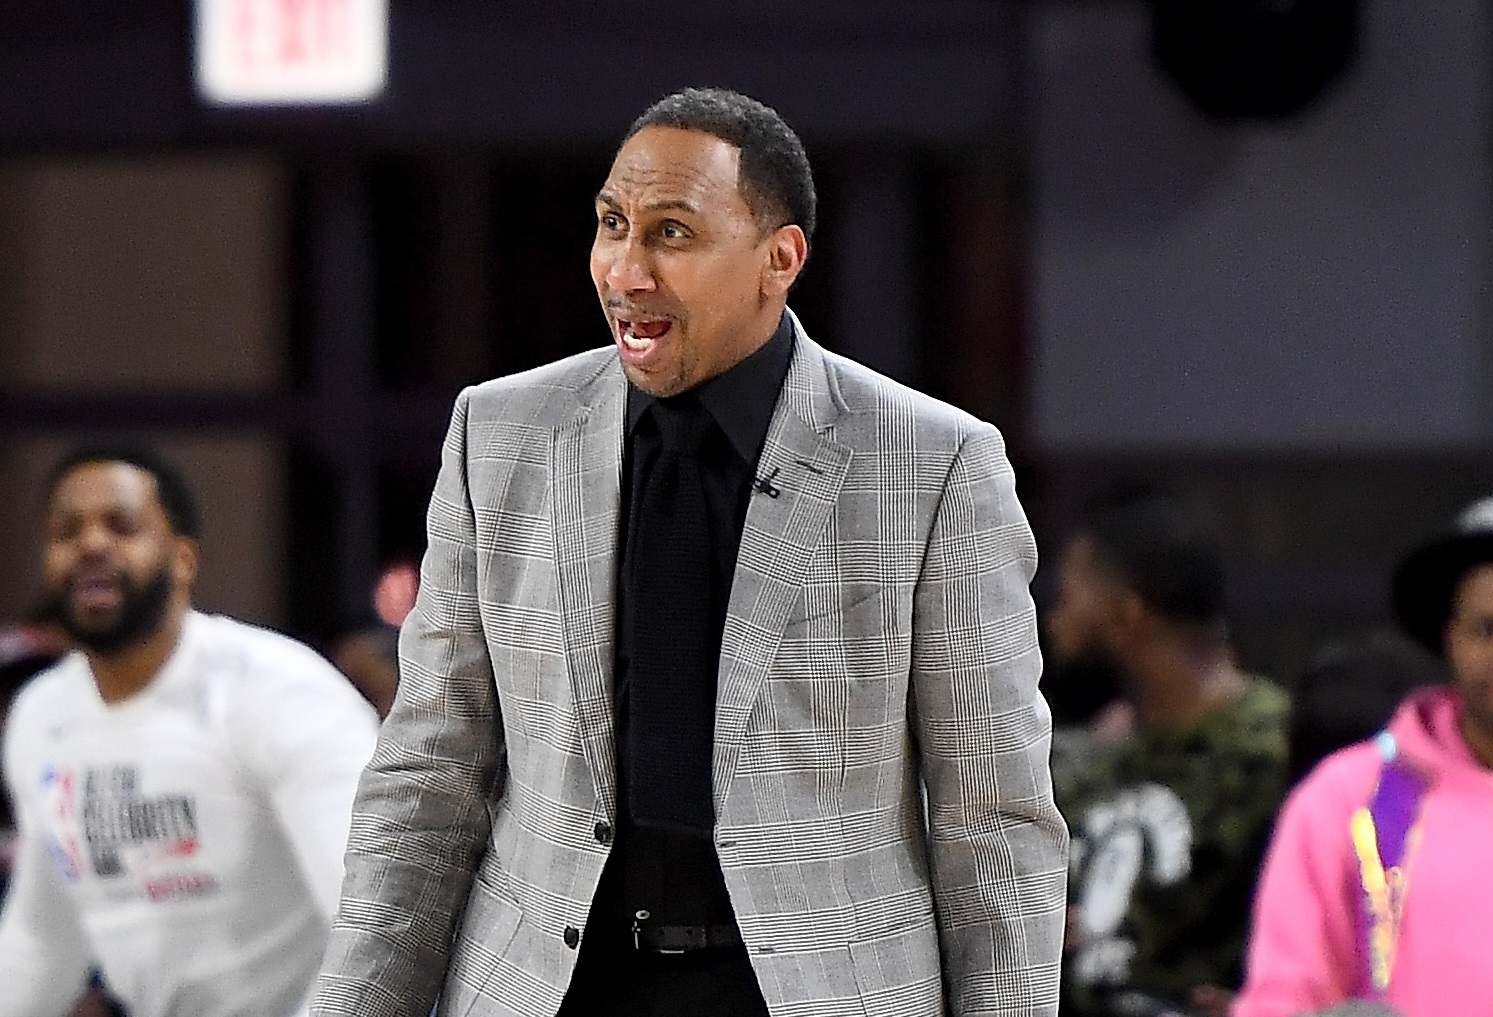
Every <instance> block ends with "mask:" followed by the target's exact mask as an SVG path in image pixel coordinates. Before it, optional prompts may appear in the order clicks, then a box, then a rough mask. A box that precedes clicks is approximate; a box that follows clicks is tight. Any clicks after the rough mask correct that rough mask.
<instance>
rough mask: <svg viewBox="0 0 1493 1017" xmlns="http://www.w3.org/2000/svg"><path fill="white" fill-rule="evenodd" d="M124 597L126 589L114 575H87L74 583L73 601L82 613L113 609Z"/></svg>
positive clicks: (95, 612)
mask: <svg viewBox="0 0 1493 1017" xmlns="http://www.w3.org/2000/svg"><path fill="white" fill-rule="evenodd" d="M123 597H124V589H123V586H122V584H121V583H120V582H119V580H118V579H116V578H114V577H112V576H85V577H83V578H80V579H79V580H77V581H76V582H74V583H73V584H72V602H73V606H74V608H75V609H76V610H77V611H78V612H79V613H81V614H97V613H99V612H103V611H112V610H114V609H115V608H116V607H118V606H119V603H120V601H121V600H122V599H123Z"/></svg>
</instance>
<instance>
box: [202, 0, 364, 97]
mask: <svg viewBox="0 0 1493 1017" xmlns="http://www.w3.org/2000/svg"><path fill="white" fill-rule="evenodd" d="M388 26H389V9H388V0H197V87H198V89H199V90H200V91H201V93H202V94H203V96H204V97H206V98H207V99H208V100H210V101H212V102H216V103H221V104H223V105H232V106H255V105H264V106H273V105H309V104H317V103H352V102H366V101H368V100H370V99H373V98H376V97H377V96H378V95H379V94H380V93H381V92H383V90H384V82H385V79H386V78H387V74H388V52H389V27H388Z"/></svg>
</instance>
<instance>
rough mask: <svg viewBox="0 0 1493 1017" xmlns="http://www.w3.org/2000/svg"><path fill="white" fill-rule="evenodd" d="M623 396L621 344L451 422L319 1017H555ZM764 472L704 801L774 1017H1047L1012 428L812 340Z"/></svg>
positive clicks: (605, 775)
mask: <svg viewBox="0 0 1493 1017" xmlns="http://www.w3.org/2000/svg"><path fill="white" fill-rule="evenodd" d="M795 326H796V327H797V321H796V320H795ZM625 392H626V383H625V379H624V376H623V374H622V371H621V367H620V365H619V363H618V360H617V356H616V353H615V352H614V351H612V350H609V349H607V350H598V351H593V352H590V353H586V354H582V355H580V356H577V357H572V358H570V359H568V360H564V361H561V362H559V363H556V364H551V365H549V366H547V367H542V368H539V369H537V370H534V371H530V372H527V373H525V374H520V375H516V376H513V377H509V378H504V379H500V380H498V381H492V382H488V383H487V384H484V385H479V386H477V387H475V388H471V389H468V390H467V391H465V392H463V393H462V395H461V396H460V398H459V399H458V400H457V403H456V408H455V413H454V416H453V419H452V421H451V428H450V432H449V434H448V436H447V439H446V443H445V449H444V453H443V460H442V466H441V472H440V479H439V480H438V481H437V483H436V489H435V494H434V497H433V498H432V500H431V505H430V513H429V550H428V552H427V554H426V558H425V562H424V567H423V580H422V585H421V588H420V594H419V599H418V604H417V606H416V608H415V611H414V613H413V614H412V615H411V616H410V618H409V620H408V621H407V622H406V624H405V627H404V631H403V634H402V636H401V640H400V659H401V671H402V678H401V684H400V687H399V694H398V697H397V699H396V701H395V704H394V708H393V712H392V714H391V715H390V716H389V718H388V720H387V721H386V722H385V724H384V727H383V732H382V736H381V737H380V739H379V744H378V749H377V751H376V752H375V754H374V757H373V759H372V761H371V762H370V763H369V766H368V769H367V771H366V772H365V774H364V775H363V779H362V782H361V785H360V787H359V789H358V796H357V800H356V804H355V806H354V816H353V822H352V833H351V839H350V842H349V845H348V852H347V873H346V881H345V883H344V886H343V895H342V905H341V909H340V914H339V915H338V918H337V921H336V924H335V927H334V929H333V931H332V936H331V942H330V945H329V947H328V952H327V957H326V961H325V964H324V967H323V971H322V974H321V977H320V979H319V981H318V984H317V989H316V993H315V997H314V1004H313V1011H312V1012H313V1013H314V1014H316V1015H318V1017H331V1015H334V1014H336V1015H347V1017H354V1015H356V1017H396V1015H398V1017H427V1015H428V1014H430V1012H431V1008H432V1006H433V1005H435V1004H436V1003H437V1000H438V999H439V1005H440V1008H441V1009H440V1012H441V1013H442V1014H445V1015H450V1017H468V1015H473V1017H475V1015H482V1017H488V1015H493V1017H497V1015H520V1014H522V1015H525V1017H528V1015H552V1014H554V1013H555V1012H556V1010H557V1009H558V1008H559V1005H560V1001H561V999H562V997H563V996H564V993H565V990H566V986H567V985H568V983H569V981H570V976H571V972H572V970H573V969H574V967H575V960H576V950H575V948H574V947H573V946H571V945H569V944H568V943H567V937H566V934H565V933H566V930H567V929H568V928H569V929H582V928H584V926H585V922H586V915H587V912H588V910H589V907H590V904H591V899H592V896H593V894H594V893H595V890H596V885H597V881H598V878H599V877H600V875H601V869H602V865H603V863H605V861H606V858H607V851H608V849H607V847H605V846H603V845H602V844H601V843H599V842H598V838H597V834H596V828H597V824H598V823H603V822H612V821H613V820H614V817H615V814H616V809H617V796H616V787H617V781H616V764H615V759H616V752H615V746H614V740H613V723H612V697H611V689H612V660H613V640H614V633H613V587H614V583H615V579H616V575H615V574H616V562H615V559H616V549H617V527H618V508H619V500H620V477H621V463H622V449H623V432H624V421H623V411H624V406H625V403H626V397H625ZM768 474H771V475H773V477H774V479H773V481H772V483H773V486H774V487H775V488H776V489H777V490H778V491H779V496H778V497H776V498H773V497H770V496H767V495H765V494H757V495H754V496H753V497H752V499H751V504H750V508H749V510H748V512H747V518H746V527H745V530H744V532H743V534H742V538H741V549H740V553H739V557H738V561H737V566H736V574H735V579H734V582H733V585H732V589H731V597H730V607H729V613H728V617H727V619H726V627H725V635H724V643H723V647H722V650H721V661H720V673H719V679H718V681H719V688H718V696H717V699H718V702H717V706H716V742H715V753H714V795H715V809H716V816H717V824H716V831H715V838H716V847H717V849H718V851H719V854H720V860H721V866H722V868H723V869H724V871H725V877H726V885H727V887H728V889H729V891H730V894H731V901H732V903H733V905H734V907H735V911H736V917H737V921H738V923H739V925H740V927H741V934H742V937H743V939H744V940H745V941H746V944H747V948H748V950H749V952H750V955H751V961H752V966H753V968H754V969H755V971H756V974H757V978H758V980H759V981H760V983H761V986H762V992H763V995H764V996H765V998H766V1000H767V1004H768V1007H769V1009H770V1011H771V1012H772V1014H773V1015H774V1017H788V1015H801V1017H834V1015H845V1017H851V1015H854V1017H923V1015H927V1017H934V1015H939V1014H952V1015H955V1017H961V1015H973V1014H1001V1015H1009V1017H1018V1015H1019V1017H1039V1015H1049V1017H1050V1015H1052V1014H1055V1013H1056V1011H1057V998H1058V970H1059V960H1060V957H1059V954H1060V952H1061V942H1062V932H1063V906H1064V896H1065V894H1064V891H1065V879H1066V870H1067V858H1066V853H1067V830H1066V828H1065V826H1064V824H1063V820H1062V818H1061V817H1060V816H1059V815H1058V813H1057V811H1056V810H1055V808H1054V806H1053V803H1052V795H1051V786H1050V777H1049V773H1048V745H1049V735H1050V719H1049V716H1048V712H1047V707H1046V704H1045V703H1044V702H1043V700H1042V699H1041V697H1040V696H1039V694H1038V692H1037V677H1038V674H1039V672H1040V670H1041V662H1040V658H1039V655H1038V650H1037V637H1036V626H1035V622H1034V616H1033V609H1032V602H1031V599H1030V596H1029V594H1028V584H1029V582H1030V580H1031V577H1032V574H1033V572H1034V570H1035V568H1036V549H1035V545H1034V543H1033V541H1032V536H1031V531H1030V529H1029V528H1028V526H1027V523H1026V519H1025V517H1024V515H1023V512H1022V509H1021V506H1020V505H1019V504H1018V503H1017V500H1016V493H1015V489H1014V486H1013V482H1012V474H1011V467H1010V464H1009V463H1008V461H1007V459H1006V456H1005V452H1004V448H1003V444H1002V441H1001V438H1000V435H999V434H998V433H997V432H996V430H995V428H993V427H991V426H990V425H988V424H984V423H981V422H980V421H978V420H975V419H974V418H973V417H970V416H968V415H967V414H964V413H962V412H959V411H957V410H955V409H953V408H951V407H949V406H946V405H943V404H941V403H938V402H936V401H934V400H932V399H930V398H928V397H926V396H923V395H920V394H918V393H916V392H913V391H911V390H909V389H907V388H904V387H902V386H900V385H897V384H895V383H894V382H891V381H889V380H887V379H885V378H882V377H880V376H878V375H876V374H874V373H872V372H871V371H869V370H867V369H866V368H864V367H861V366H859V365H857V364H855V363H852V362H850V361H848V360H845V359H843V358H841V357H837V356H835V355H833V354H830V353H828V352H826V351H825V350H824V349H822V348H821V347H819V346H817V345H815V344H814V343H812V342H811V341H809V339H808V338H807V336H805V335H804V333H803V331H802V328H801V327H799V328H798V335H797V344H796V348H795V352H794V355H793V360H792V363H791V366H790V368H789V371H788V376H787V380H786V381H785V383H784V387H783V391H782V394H781V396H780V397H779V401H778V405H777V408H776V411H775V413H774V416H773V420H772V424H771V427H770V429H769V432H768V437H767V441H766V445H765V446H764V448H763V450H762V455H761V460H760V465H759V475H768ZM569 939H570V941H571V942H572V943H573V941H574V933H572V934H571V936H570V937H569Z"/></svg>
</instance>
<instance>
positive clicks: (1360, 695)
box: [1286, 630, 1447, 784]
mask: <svg viewBox="0 0 1493 1017" xmlns="http://www.w3.org/2000/svg"><path fill="white" fill-rule="evenodd" d="M1446 680H1447V674H1446V671H1445V669H1444V668H1443V667H1442V665H1441V661H1440V660H1439V659H1438V658H1436V657H1433V656H1431V654H1430V653H1429V652H1428V651H1426V650H1425V649H1423V648H1422V647H1421V646H1420V645H1419V644H1417V643H1413V642H1411V641H1410V639H1409V638H1407V637H1405V636H1402V635H1400V634H1399V633H1397V632H1394V631H1392V630H1380V631H1375V632H1371V633H1370V634H1369V635H1368V636H1366V637H1364V638H1363V639H1362V640H1359V641H1356V642H1352V643H1335V644H1329V645H1328V646H1326V647H1324V648H1323V649H1322V650H1321V651H1319V652H1318V654H1317V656H1316V657H1315V658H1313V660H1312V661H1311V663H1310V664H1308V665H1307V668H1306V670H1305V671H1303V672H1302V674H1301V676H1300V677H1299V678H1298V679H1297V680H1296V686H1295V688H1294V689H1293V690H1292V695H1291V720H1290V723H1289V724H1288V726H1287V729H1286V752H1287V759H1288V760H1289V762H1290V778H1291V783H1293V784H1294V783H1295V782H1297V781H1299V780H1300V779H1301V778H1302V777H1305V776H1306V775H1307V774H1308V773H1310V772H1311V770H1312V769H1313V768H1314V767H1315V766H1316V765H1317V764H1318V763H1320V762H1321V761H1322V760H1323V759H1326V758H1327V757H1328V756H1329V755H1331V754H1332V753H1334V752H1336V751H1338V750H1339V749H1345V748H1347V747H1348V746H1349V745H1353V744H1355V743H1357V742H1361V741H1363V740H1365V739H1367V738H1372V737H1373V736H1374V735H1376V734H1378V733H1379V732H1380V731H1381V730H1383V729H1384V726H1385V725H1386V724H1388V723H1389V721H1390V718H1391V717H1392V716H1393V715H1394V711H1395V709H1396V707H1398V706H1399V705H1400V703H1402V702H1404V700H1405V697H1407V696H1408V695H1410V693H1411V692H1414V691H1415V690H1416V689H1418V688H1422V687H1424V686H1427V685H1439V684H1443V683H1444V682H1446Z"/></svg>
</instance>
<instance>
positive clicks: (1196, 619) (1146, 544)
mask: <svg viewBox="0 0 1493 1017" xmlns="http://www.w3.org/2000/svg"><path fill="white" fill-rule="evenodd" d="M1081 533H1082V534H1083V535H1086V536H1088V537H1089V539H1090V540H1091V541H1092V542H1093V547H1094V557H1095V559H1096V561H1097V562H1098V564H1099V567H1100V568H1101V569H1103V570H1105V571H1107V572H1108V573H1109V574H1111V575H1112V576H1114V577H1115V578H1116V579H1117V580H1119V581H1120V582H1121V583H1123V584H1124V585H1125V586H1127V587H1129V588H1130V589H1131V590H1133V591H1135V593H1136V594H1138V595H1139V596H1140V598H1141V600H1143V601H1145V603H1146V605H1147V606H1148V607H1150V608H1151V609H1152V610H1153V611H1155V612H1156V613H1157V614H1159V615H1161V617H1163V618H1165V619H1167V620H1168V621H1171V622H1177V623H1182V624H1210V623H1215V622H1219V621H1221V620H1223V618H1224V566H1223V555H1222V553H1221V552H1220V551H1219V549H1218V546H1217V544H1216V543H1215V542H1214V540H1213V538H1212V536H1211V535H1210V534H1209V533H1208V532H1207V531H1206V530H1205V529H1204V528H1203V527H1202V526H1201V525H1200V524H1199V523H1198V521H1197V520H1196V519H1194V518H1193V517H1192V515H1191V514H1190V513H1188V512H1187V511H1186V510H1184V509H1183V508H1182V506H1181V505H1180V504H1178V503H1177V502H1176V501H1174V500H1173V499H1171V498H1170V497H1167V496H1166V495H1161V494H1148V495H1142V496H1139V497H1135V498H1131V499H1128V500H1124V501H1120V502H1118V503H1112V504H1110V505H1109V506H1108V507H1107V508H1103V509H1100V510H1098V511H1097V512H1095V513H1094V514H1093V515H1092V516H1091V517H1090V519H1089V522H1088V524H1087V525H1086V526H1085V527H1084V528H1083V529H1082V530H1081Z"/></svg>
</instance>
